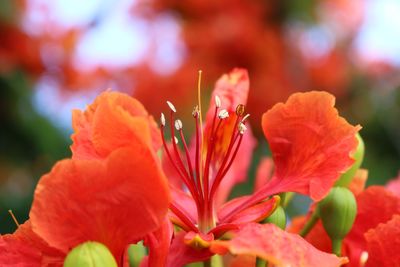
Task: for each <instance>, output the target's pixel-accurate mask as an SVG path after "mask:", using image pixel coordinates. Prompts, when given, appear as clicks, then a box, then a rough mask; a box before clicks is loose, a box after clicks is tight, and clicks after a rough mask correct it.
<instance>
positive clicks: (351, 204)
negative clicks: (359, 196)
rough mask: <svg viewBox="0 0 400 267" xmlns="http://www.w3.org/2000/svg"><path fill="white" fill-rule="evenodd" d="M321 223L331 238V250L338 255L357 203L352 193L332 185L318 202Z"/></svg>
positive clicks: (352, 219)
mask: <svg viewBox="0 0 400 267" xmlns="http://www.w3.org/2000/svg"><path fill="white" fill-rule="evenodd" d="M318 212H319V216H320V218H321V220H322V224H323V226H324V228H325V230H326V232H327V234H328V235H329V237H330V238H331V240H332V247H333V252H334V253H335V254H337V255H340V251H341V242H342V240H343V238H344V237H345V236H346V235H347V233H348V232H349V231H350V229H351V227H352V226H353V223H354V220H355V218H356V214H357V203H356V199H355V198H354V195H353V193H352V192H351V191H350V190H349V189H347V188H345V187H334V188H332V189H331V191H330V192H329V195H328V196H327V197H326V198H325V199H323V200H322V201H321V202H320V203H319V204H318Z"/></svg>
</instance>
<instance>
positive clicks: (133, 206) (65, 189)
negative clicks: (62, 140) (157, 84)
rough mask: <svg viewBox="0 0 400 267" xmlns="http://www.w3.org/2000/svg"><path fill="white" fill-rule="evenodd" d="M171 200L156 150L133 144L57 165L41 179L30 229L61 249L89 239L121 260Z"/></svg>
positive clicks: (157, 221) (153, 226)
mask: <svg viewBox="0 0 400 267" xmlns="http://www.w3.org/2000/svg"><path fill="white" fill-rule="evenodd" d="M169 200H170V196H169V190H168V183H167V181H166V178H165V176H164V174H163V173H162V171H161V169H160V167H159V165H158V163H157V161H156V158H155V155H154V153H153V152H152V151H151V150H150V149H149V148H148V147H147V146H145V145H140V144H136V145H133V146H131V147H126V148H121V149H118V150H116V151H115V152H113V153H111V155H110V156H109V158H107V160H105V161H103V160H101V161H100V160H63V161H61V162H59V163H57V164H56V165H55V167H54V168H53V169H52V171H51V172H50V173H49V174H47V175H45V176H43V177H42V178H41V180H40V181H39V183H38V186H37V188H36V191H35V195H34V201H33V204H32V209H31V212H30V217H31V221H32V228H33V230H34V231H35V232H36V233H37V234H39V235H40V236H41V237H42V238H43V239H44V240H45V241H47V242H48V243H50V244H52V245H53V246H55V247H56V248H58V249H60V250H61V251H62V252H64V253H66V252H68V250H69V249H71V248H72V247H74V246H76V245H78V244H80V243H82V242H84V241H87V240H91V241H98V242H100V243H103V244H104V245H106V246H107V247H108V248H109V249H110V251H111V252H112V253H113V255H114V256H115V258H116V259H117V260H118V261H120V260H121V259H122V255H123V254H124V251H125V248H126V246H127V245H128V244H130V243H131V242H132V243H133V242H135V241H136V239H138V238H140V237H143V236H144V235H146V234H147V233H149V232H152V231H154V230H155V229H157V227H158V226H159V225H160V224H161V223H162V222H163V220H164V218H165V217H164V216H165V215H166V213H167V210H168V206H169Z"/></svg>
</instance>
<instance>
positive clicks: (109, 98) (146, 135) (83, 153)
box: [71, 92, 161, 159]
mask: <svg viewBox="0 0 400 267" xmlns="http://www.w3.org/2000/svg"><path fill="white" fill-rule="evenodd" d="M72 120H73V128H74V132H75V133H74V134H73V135H72V136H71V138H72V140H73V144H72V146H71V150H72V152H73V158H79V159H93V158H105V157H107V156H108V155H109V154H110V153H111V152H112V151H113V150H115V149H117V148H119V147H123V146H127V145H130V144H131V143H133V142H143V143H146V144H148V145H149V146H153V148H154V149H155V150H157V149H158V148H159V147H160V146H161V139H160V134H159V130H158V128H157V125H156V123H155V122H154V120H153V118H152V117H151V116H149V115H148V113H147V111H146V110H145V108H144V107H143V105H142V104H141V103H140V102H139V101H137V100H136V99H134V98H132V97H129V96H128V95H125V94H122V93H117V92H104V93H102V94H101V95H99V96H98V97H97V98H96V100H95V101H94V102H93V104H91V105H90V106H88V107H87V109H86V110H85V111H84V112H82V111H80V110H74V111H73V116H72Z"/></svg>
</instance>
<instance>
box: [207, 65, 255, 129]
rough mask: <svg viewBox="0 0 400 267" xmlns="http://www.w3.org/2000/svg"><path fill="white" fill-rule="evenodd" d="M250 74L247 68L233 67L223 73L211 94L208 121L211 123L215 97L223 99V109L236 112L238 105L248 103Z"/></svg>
mask: <svg viewBox="0 0 400 267" xmlns="http://www.w3.org/2000/svg"><path fill="white" fill-rule="evenodd" d="M249 86H250V82H249V75H248V73H247V70H245V69H238V68H236V69H233V70H232V71H231V72H230V73H228V74H224V75H222V77H221V78H219V79H218V81H217V82H216V84H215V87H214V90H213V92H212V95H211V101H210V106H209V108H208V112H207V119H206V121H207V123H211V122H212V119H213V116H214V110H215V97H216V96H218V97H219V98H220V100H221V109H226V110H227V111H228V112H229V113H232V112H235V110H236V107H237V105H239V104H243V105H246V104H247V97H248V95H249Z"/></svg>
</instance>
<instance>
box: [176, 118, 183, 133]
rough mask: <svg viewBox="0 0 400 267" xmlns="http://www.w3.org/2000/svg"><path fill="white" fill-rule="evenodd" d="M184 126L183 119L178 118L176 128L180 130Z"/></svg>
mask: <svg viewBox="0 0 400 267" xmlns="http://www.w3.org/2000/svg"><path fill="white" fill-rule="evenodd" d="M182 127H183V124H182V121H181V120H176V121H175V129H176V130H178V131H180V130H181V129H182Z"/></svg>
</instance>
